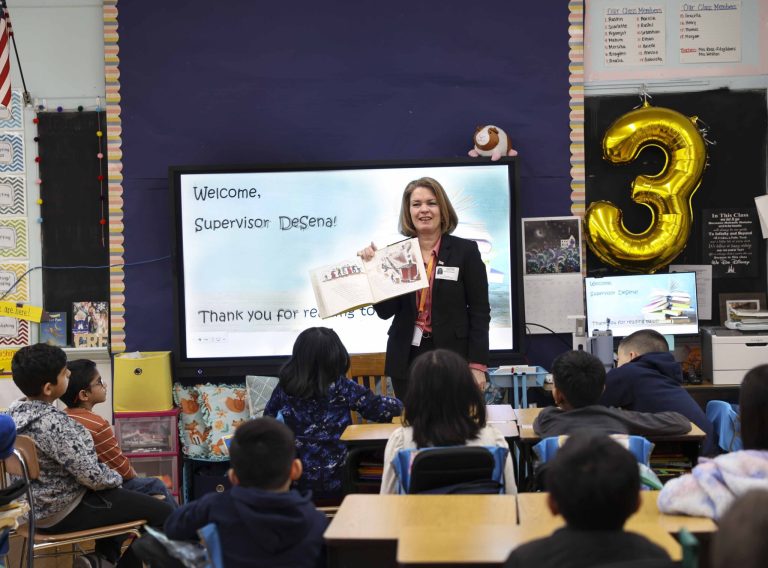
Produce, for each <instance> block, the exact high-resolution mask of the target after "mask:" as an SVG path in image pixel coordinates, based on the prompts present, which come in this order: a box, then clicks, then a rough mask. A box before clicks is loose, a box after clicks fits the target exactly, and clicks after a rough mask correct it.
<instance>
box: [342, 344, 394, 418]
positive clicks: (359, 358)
mask: <svg viewBox="0 0 768 568" xmlns="http://www.w3.org/2000/svg"><path fill="white" fill-rule="evenodd" d="M384 358H385V355H384V353H365V354H361V355H352V356H351V357H350V366H349V371H347V377H349V378H350V379H352V380H354V381H356V382H357V384H359V385H361V386H364V387H365V388H368V389H371V390H372V391H373V392H374V393H375V394H378V395H382V396H394V391H393V390H392V387H391V384H390V381H389V378H388V377H387V376H386V375H385V374H384ZM351 416H352V423H353V424H365V423H366V422H367V420H365V419H364V418H363V417H362V416H360V415H359V414H358V413H357V412H354V411H353V412H352V413H351Z"/></svg>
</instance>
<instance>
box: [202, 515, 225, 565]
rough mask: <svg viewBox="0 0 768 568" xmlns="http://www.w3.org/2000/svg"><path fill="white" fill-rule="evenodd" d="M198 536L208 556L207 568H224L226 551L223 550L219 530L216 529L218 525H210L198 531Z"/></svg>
mask: <svg viewBox="0 0 768 568" xmlns="http://www.w3.org/2000/svg"><path fill="white" fill-rule="evenodd" d="M197 535H198V536H199V537H200V542H201V543H202V544H203V546H204V547H205V552H206V554H207V555H208V564H207V565H206V568H224V551H223V549H222V548H221V540H220V539H219V529H217V528H216V524H215V523H208V524H207V525H205V526H204V527H203V528H201V529H199V530H198V531H197Z"/></svg>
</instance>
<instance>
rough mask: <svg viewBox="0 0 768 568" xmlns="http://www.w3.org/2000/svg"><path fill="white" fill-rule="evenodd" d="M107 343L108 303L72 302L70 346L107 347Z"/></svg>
mask: <svg viewBox="0 0 768 568" xmlns="http://www.w3.org/2000/svg"><path fill="white" fill-rule="evenodd" d="M108 344H109V304H108V303H107V302H99V301H86V302H74V303H73V304H72V346H73V347H75V348H83V347H107V345H108Z"/></svg>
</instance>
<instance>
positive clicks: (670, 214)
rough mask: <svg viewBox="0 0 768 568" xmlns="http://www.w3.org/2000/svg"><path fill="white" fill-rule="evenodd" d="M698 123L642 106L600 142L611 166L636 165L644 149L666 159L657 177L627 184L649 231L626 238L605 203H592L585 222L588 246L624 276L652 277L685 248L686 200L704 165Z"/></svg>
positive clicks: (688, 207)
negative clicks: (648, 222)
mask: <svg viewBox="0 0 768 568" xmlns="http://www.w3.org/2000/svg"><path fill="white" fill-rule="evenodd" d="M697 120H698V118H697V117H695V116H694V117H691V118H689V117H687V116H685V115H683V114H680V113H679V112H677V111H674V110H671V109H668V108H661V107H653V106H651V105H649V104H648V102H647V101H645V102H644V103H643V106H642V107H640V108H638V109H636V110H633V111H630V112H628V113H627V114H624V115H622V116H620V117H619V118H618V119H617V120H616V121H615V122H614V123H613V124H612V125H611V126H610V127H609V128H608V130H607V131H606V133H605V136H604V137H603V157H604V158H605V159H606V160H608V161H610V162H612V163H614V164H626V163H629V162H632V161H633V160H635V159H636V158H637V156H638V154H639V153H640V152H641V151H642V150H643V149H644V148H646V147H647V146H657V147H658V148H660V149H661V150H662V151H663V152H664V155H665V157H666V162H665V164H664V168H663V169H662V170H661V172H659V173H658V174H656V175H653V176H645V175H639V176H637V177H636V178H635V180H634V181H633V182H632V200H633V201H634V202H635V203H641V204H643V205H645V206H646V207H648V208H649V209H650V210H651V215H652V219H651V225H650V226H649V227H648V228H647V229H646V230H645V231H643V232H642V233H630V232H629V231H628V230H627V229H626V228H625V227H624V223H623V222H622V212H621V210H620V209H619V208H618V207H616V206H615V205H614V204H613V203H611V202H609V201H595V202H594V203H592V204H590V206H589V207H588V208H587V212H586V214H585V216H584V226H585V233H586V235H587V243H588V244H589V247H590V248H591V249H592V251H593V252H594V253H595V254H596V255H597V256H598V257H599V258H600V260H602V261H603V262H605V263H606V264H609V265H611V266H615V267H616V268H621V269H624V270H626V271H628V272H644V273H645V272H648V273H652V272H656V271H657V270H659V269H660V268H663V267H665V266H666V265H668V264H669V263H670V262H672V260H674V258H675V257H676V256H677V255H678V254H680V252H682V250H683V248H685V243H686V242H687V240H688V235H689V234H690V232H691V225H692V222H693V221H692V213H691V198H692V197H693V194H694V192H695V191H696V190H697V189H698V187H699V185H700V184H701V175H702V173H703V171H704V166H705V165H706V161H707V150H706V144H705V143H704V138H703V137H702V135H701V133H700V132H699V129H698V128H697V126H696V122H697Z"/></svg>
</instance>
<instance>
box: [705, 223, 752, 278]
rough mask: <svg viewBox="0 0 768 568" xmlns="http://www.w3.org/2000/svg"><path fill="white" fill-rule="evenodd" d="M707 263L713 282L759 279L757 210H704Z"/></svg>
mask: <svg viewBox="0 0 768 568" xmlns="http://www.w3.org/2000/svg"><path fill="white" fill-rule="evenodd" d="M702 224H703V229H704V254H705V260H706V261H708V262H709V264H711V265H712V272H713V277H714V278H755V277H757V275H758V270H757V268H758V266H757V262H758V260H757V258H756V257H755V253H756V252H757V251H758V250H759V248H758V240H757V238H758V237H757V235H758V227H759V225H758V221H757V212H756V211H755V210H754V209H705V210H704V211H703V214H702Z"/></svg>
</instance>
